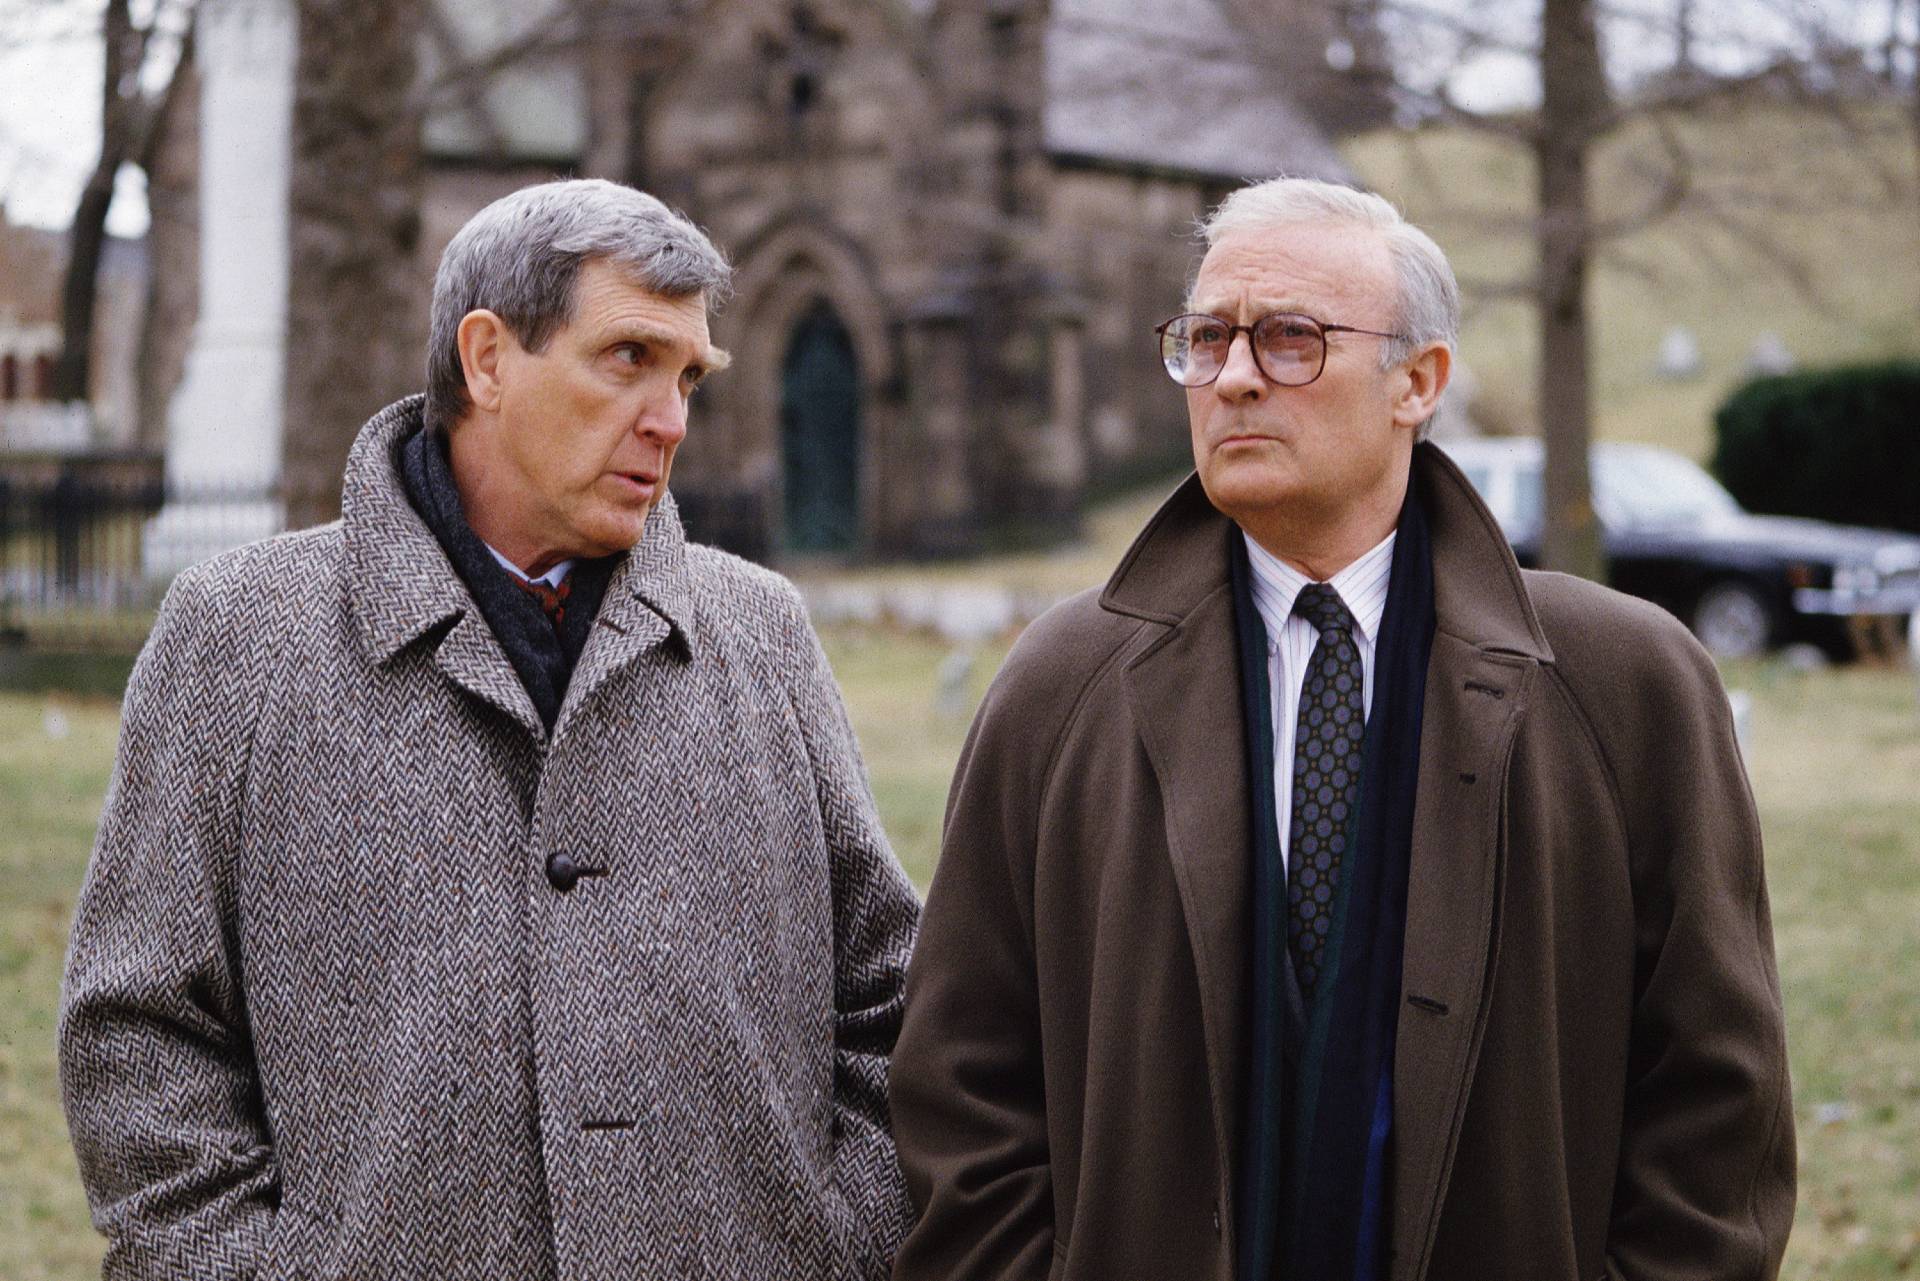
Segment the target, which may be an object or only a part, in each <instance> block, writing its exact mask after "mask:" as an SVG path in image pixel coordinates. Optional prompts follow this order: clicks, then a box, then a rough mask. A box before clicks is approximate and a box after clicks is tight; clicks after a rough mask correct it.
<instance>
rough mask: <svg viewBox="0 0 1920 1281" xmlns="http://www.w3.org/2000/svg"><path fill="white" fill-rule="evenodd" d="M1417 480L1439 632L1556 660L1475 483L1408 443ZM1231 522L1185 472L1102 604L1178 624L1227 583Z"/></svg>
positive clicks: (1428, 449)
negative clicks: (1429, 537)
mask: <svg viewBox="0 0 1920 1281" xmlns="http://www.w3.org/2000/svg"><path fill="white" fill-rule="evenodd" d="M1413 483H1414V484H1416V485H1419V486H1421V490H1420V493H1421V497H1422V498H1424V499H1425V500H1426V506H1427V519H1428V521H1429V522H1430V524H1431V526H1432V531H1433V562H1434V564H1433V577H1434V587H1435V600H1434V610H1435V613H1436V614H1437V616H1438V622H1439V628H1440V630H1441V631H1443V632H1445V633H1447V634H1448V635H1451V636H1454V637H1456V638H1458V639H1460V640H1462V641H1465V642H1466V643H1467V644H1469V645H1471V646H1473V647H1474V648H1476V649H1484V650H1496V651H1502V652H1506V653H1512V654H1521V655H1525V656H1526V657H1529V658H1533V659H1535V660H1537V661H1540V662H1543V663H1546V662H1552V661H1553V651H1552V649H1551V648H1550V647H1549V646H1548V644H1547V639H1546V635H1545V633H1543V632H1542V631H1541V628H1540V620H1539V618H1538V617H1537V616H1536V615H1535V613H1534V609H1533V604H1532V602H1531V601H1530V600H1529V599H1528V597H1527V591H1526V588H1525V586H1524V585H1523V584H1522V583H1521V580H1520V565H1519V562H1518V561H1516V560H1515V559H1514V556H1513V549H1512V548H1510V547H1509V546H1508V545H1507V540H1506V537H1505V535H1503V534H1502V533H1501V532H1500V525H1499V522H1497V521H1496V520H1494V518H1493V514H1492V513H1491V512H1489V511H1488V510H1487V506H1486V504H1485V503H1483V502H1482V501H1481V500H1480V496H1479V494H1477V493H1476V492H1474V488H1473V485H1472V482H1470V481H1468V480H1467V478H1466V476H1465V475H1464V474H1463V473H1462V472H1461V471H1460V469H1459V467H1457V466H1455V465H1454V462H1453V460H1452V459H1450V458H1448V457H1447V455H1446V453H1445V452H1444V451H1442V450H1441V449H1440V448H1439V447H1437V446H1435V445H1433V444H1431V443H1424V442H1423V443H1421V444H1419V445H1416V446H1414V452H1413ZM1231 524H1232V522H1231V521H1230V520H1228V518H1227V517H1226V516H1224V515H1222V514H1221V513H1220V511H1219V509H1217V508H1216V507H1214V505H1213V504H1212V502H1211V501H1209V500H1208V498H1207V494H1206V491H1205V490H1204V489H1202V488H1201V486H1200V477H1199V475H1198V474H1197V473H1196V474H1193V475H1189V476H1188V477H1187V479H1186V480H1185V481H1184V482H1182V484H1181V485H1180V487H1179V488H1178V489H1176V490H1174V492H1173V496H1172V497H1170V498H1169V499H1167V501H1166V502H1165V503H1164V504H1162V505H1161V507H1160V510H1159V511H1157V512H1155V513H1154V515H1153V518H1152V519H1151V520H1149V521H1148V522H1147V525H1146V528H1145V529H1143V530H1141V531H1140V536H1139V537H1138V538H1136V539H1134V542H1133V546H1132V547H1130V548H1129V549H1128V550H1127V554H1126V556H1125V557H1123V558H1122V559H1121V561H1120V566H1119V568H1118V569H1116V570H1114V572H1113V577H1112V578H1110V579H1109V580H1108V581H1107V586H1106V590H1105V591H1104V592H1102V593H1101V596H1100V604H1101V605H1102V606H1104V607H1105V608H1107V609H1108V610H1111V611H1113V612H1114V613H1117V614H1126V615H1129V616H1131V617H1134V618H1140V619H1145V620H1147V621H1149V622H1156V623H1165V624H1167V625H1168V626H1173V625H1176V624H1178V623H1180V622H1181V621H1182V620H1183V619H1185V618H1186V617H1187V616H1188V615H1189V614H1191V613H1192V612H1193V610H1194V608H1195V607H1196V606H1198V605H1199V604H1200V603H1201V602H1202V601H1204V600H1206V599H1207V598H1208V597H1210V596H1211V595H1213V594H1214V593H1215V592H1217V591H1220V590H1222V589H1223V588H1225V587H1226V586H1227V559H1226V544H1225V542H1224V539H1225V538H1226V536H1227V535H1226V532H1225V531H1226V527H1228V526H1230V525H1231Z"/></svg>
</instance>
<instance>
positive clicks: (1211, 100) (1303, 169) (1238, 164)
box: [422, 0, 1349, 181]
mask: <svg viewBox="0 0 1920 1281" xmlns="http://www.w3.org/2000/svg"><path fill="white" fill-rule="evenodd" d="M899 2H901V3H904V4H905V5H907V7H908V9H909V11H911V12H914V13H917V14H921V15H924V13H925V12H926V11H927V10H928V9H929V8H930V7H931V5H932V3H933V0H899ZM565 3H567V0H521V2H520V3H512V4H510V3H506V2H505V0H478V2H475V0H465V2H463V0H433V3H431V4H429V5H428V13H427V28H428V29H427V33H426V39H425V42H424V45H423V49H422V54H423V61H424V63H425V66H424V71H425V72H426V78H427V82H428V83H429V84H432V85H436V87H437V89H438V91H437V92H436V93H435V94H434V103H433V108H432V109H431V110H430V111H429V113H428V117H427V125H426V133H427V149H428V151H429V152H430V153H432V154H434V155H437V156H441V157H446V158H458V157H471V158H475V159H486V160H492V161H502V160H506V161H511V160H541V161H565V160H569V159H578V158H579V157H580V156H581V155H582V154H583V153H584V151H585V147H586V132H587V127H586V126H587V121H586V114H587V101H586V88H585V81H584V69H583V67H582V66H581V62H580V59H579V57H578V56H577V51H575V50H567V49H565V48H556V49H552V50H541V49H539V48H538V45H537V39H536V37H537V35H538V33H539V32H540V31H541V30H542V29H543V27H547V26H549V25H551V24H552V22H553V19H554V18H555V15H556V13H557V11H558V10H559V9H560V8H561V7H562V6H563V5H564V4H565ZM1046 42H1047V45H1046V61H1047V86H1046V88H1047V98H1046V106H1045V114H1044V131H1045V139H1046V147H1047V150H1048V152H1049V153H1051V154H1052V155H1054V156H1055V157H1057V158H1060V159H1062V160H1068V161H1076V160H1077V161H1085V162H1090V163H1094V164H1100V165H1107V166H1113V167H1118V168H1123V169H1147V170H1154V171H1160V172H1170V173H1177V174H1183V175H1194V176H1199V177H1204V178H1213V179H1219V180H1224V181H1238V180H1241V179H1247V178H1260V177H1268V176H1271V175H1273V174H1276V173H1281V172H1286V173H1294V174H1303V175H1308V176H1314V177H1326V178H1343V179H1344V178H1347V177H1349V174H1348V171H1347V170H1346V168H1345V166H1344V165H1343V164H1342V162H1341V160H1340V157H1339V155H1338V153H1337V152H1336V151H1335V150H1334V148H1333V144H1332V143H1331V141H1329V139H1328V138H1327V135H1326V134H1325V133H1324V132H1323V131H1322V130H1321V129H1320V128H1319V127H1318V126H1317V125H1316V124H1315V123H1314V122H1313V121H1312V120H1311V119H1310V118H1309V117H1308V116H1307V114H1306V113H1305V112H1304V111H1302V110H1301V108H1300V107H1299V105H1298V104H1297V103H1296V102H1295V100H1294V98H1293V96H1292V94H1291V92H1290V88H1289V86H1288V84H1287V83H1286V76H1285V75H1284V73H1283V72H1282V71H1281V69H1280V68H1279V67H1278V66H1276V65H1274V61H1273V59H1272V57H1271V55H1267V56H1265V57H1263V55H1262V53H1261V51H1260V48H1259V43H1258V42H1257V41H1253V40H1249V38H1248V37H1247V34H1246V33H1245V32H1243V31H1241V30H1240V29H1239V28H1238V27H1237V26H1236V25H1235V19H1234V18H1233V17H1231V16H1230V15H1229V14H1228V13H1227V11H1226V9H1225V5H1224V0H1053V5H1052V17H1051V19H1050V22H1049V26H1048V29H1047V34H1046ZM516 49H518V50H525V51H526V52H524V53H522V54H521V55H520V56H517V57H509V58H508V59H507V60H506V62H505V65H504V66H503V67H497V68H495V69H493V71H492V74H490V75H486V76H477V75H472V74H468V75H465V76H463V75H461V74H459V72H458V70H457V68H459V67H461V66H463V65H468V66H481V67H485V66H488V64H489V63H490V62H492V61H493V60H495V59H497V58H499V57H500V54H501V51H502V50H508V51H513V50H516ZM570 54H571V55H573V56H569V55H570Z"/></svg>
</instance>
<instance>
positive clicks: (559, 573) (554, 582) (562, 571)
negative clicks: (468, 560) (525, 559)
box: [480, 539, 573, 590]
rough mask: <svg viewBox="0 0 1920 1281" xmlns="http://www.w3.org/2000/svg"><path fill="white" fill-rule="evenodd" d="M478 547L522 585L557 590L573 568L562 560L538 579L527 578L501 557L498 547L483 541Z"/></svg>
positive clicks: (521, 571) (523, 571)
mask: <svg viewBox="0 0 1920 1281" xmlns="http://www.w3.org/2000/svg"><path fill="white" fill-rule="evenodd" d="M480 545H481V546H482V547H485V548H486V549H487V550H488V551H490V552H492V553H493V558H494V559H495V560H497V561H499V562H500V568H502V569H504V570H506V571H507V572H508V573H509V574H512V575H513V576H514V577H515V578H517V579H519V580H520V581H521V582H523V583H545V584H546V585H547V586H548V587H552V588H554V589H556V590H558V589H559V586H560V584H561V583H562V582H563V581H565V579H566V577H567V571H568V570H570V569H572V568H573V562H572V561H571V560H563V561H561V562H560V563H559V564H558V565H555V566H554V567H553V568H552V569H550V570H548V571H547V572H546V573H544V574H542V575H540V577H538V578H529V577H527V573H526V571H525V570H523V569H521V568H520V567H519V566H518V565H516V564H514V563H513V562H512V561H510V560H508V559H507V558H506V557H505V556H502V555H501V554H500V549H499V548H498V547H495V546H494V545H493V544H492V543H490V542H487V541H486V540H485V539H481V540H480Z"/></svg>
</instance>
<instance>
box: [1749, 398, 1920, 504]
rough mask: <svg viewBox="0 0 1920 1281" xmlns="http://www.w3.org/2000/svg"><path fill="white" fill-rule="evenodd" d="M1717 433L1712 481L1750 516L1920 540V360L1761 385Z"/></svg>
mask: <svg viewBox="0 0 1920 1281" xmlns="http://www.w3.org/2000/svg"><path fill="white" fill-rule="evenodd" d="M1714 427H1715V435H1716V444H1715V447H1714V455H1713V470H1714V473H1715V474H1716V475H1718V476H1719V477H1720V480H1721V482H1722V483H1724V484H1725V485H1726V487H1727V488H1728V489H1729V490H1731V491H1733V496H1734V497H1735V498H1738V499H1739V500H1740V502H1741V504H1742V505H1743V506H1745V507H1746V508H1747V509H1749V510H1750V511H1756V512H1773V513H1779V514H1782V515H1788V516H1813V517H1817V518H1819V519H1821V520H1832V521H1840V522H1843V523H1845V524H1849V525H1873V526H1878V527H1881V528H1885V529H1904V530H1909V531H1912V532H1914V533H1920V361H1911V360H1909V361H1894V362H1889V363H1886V364H1877V365H1851V366H1844V367H1841V368H1836V369H1820V370H1810V371H1807V372H1805V373H1796V374H1787V375H1784V376H1782V377H1777V378H1758V379H1755V380H1754V381H1752V382H1750V383H1748V384H1747V385H1746V386H1744V387H1742V388H1740V389H1739V390H1738V391H1736V392H1734V393H1733V395H1731V396H1729V397H1728V398H1727V400H1726V403H1725V404H1723V405H1721V406H1720V409H1719V412H1717V413H1716V414H1715V415H1714Z"/></svg>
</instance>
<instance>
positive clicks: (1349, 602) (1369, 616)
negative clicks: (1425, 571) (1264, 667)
mask: <svg viewBox="0 0 1920 1281" xmlns="http://www.w3.org/2000/svg"><path fill="white" fill-rule="evenodd" d="M1398 535H1399V530H1397V529H1396V530H1393V531H1391V532H1389V533H1388V534H1387V536H1386V537H1385V538H1383V539H1381V540H1380V541H1379V542H1378V543H1376V544H1374V546H1373V548H1372V550H1370V551H1368V552H1367V553H1366V554H1365V555H1363V556H1361V557H1360V559H1358V560H1356V561H1354V562H1353V563H1352V564H1351V565H1348V566H1347V567H1346V568H1345V569H1343V570H1341V571H1340V572H1339V573H1337V574H1335V575H1334V576H1333V577H1332V578H1330V579H1328V580H1327V585H1328V586H1329V587H1331V588H1333V590H1334V591H1336V592H1338V593H1339V594H1340V599H1341V601H1342V602H1343V603H1344V604H1345V605H1346V607H1347V608H1348V609H1349V610H1351V611H1352V612H1353V621H1354V625H1355V626H1356V627H1358V628H1359V630H1360V636H1361V639H1363V640H1365V641H1366V642H1367V643H1369V644H1372V643H1373V642H1374V641H1375V640H1376V639H1378V637H1379V633H1380V619H1381V617H1382V615H1384V614H1385V613H1386V612H1387V594H1386V592H1385V591H1382V590H1378V586H1379V585H1380V584H1381V583H1383V582H1384V580H1385V579H1386V577H1387V575H1388V574H1389V573H1390V572H1391V570H1392V568H1393V540H1394V539H1395V538H1396V537H1397V536H1398ZM1240 536H1241V537H1242V538H1244V539H1245V540H1246V543H1247V560H1248V562H1249V563H1250V565H1251V566H1252V569H1253V603H1254V605H1255V607H1256V608H1258V609H1259V611H1260V617H1261V618H1262V619H1263V620H1265V622H1266V624H1267V637H1268V639H1269V641H1270V642H1275V641H1278V640H1279V638H1280V629H1281V628H1283V627H1285V626H1286V624H1287V619H1288V618H1290V617H1291V616H1292V615H1293V602H1294V601H1295V600H1296V599H1297V598H1298V597H1299V595H1300V592H1301V591H1302V589H1304V588H1305V587H1306V585H1307V584H1308V583H1310V582H1312V581H1313V580H1312V579H1310V578H1308V577H1307V576H1306V575H1305V574H1303V573H1301V572H1300V571H1299V570H1297V569H1295V568H1294V567H1293V566H1291V565H1289V564H1287V562H1285V561H1284V560H1281V559H1280V558H1279V557H1278V556H1275V555H1274V554H1273V553H1272V552H1270V551H1268V550H1267V549H1266V548H1264V547H1262V546H1261V545H1260V544H1259V543H1257V542H1255V541H1254V540H1253V536H1252V535H1251V534H1248V533H1247V532H1246V531H1245V530H1242V531H1241V534H1240Z"/></svg>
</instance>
